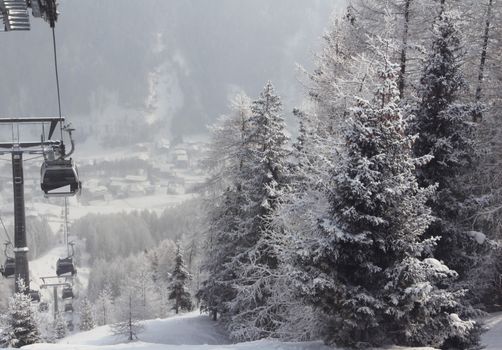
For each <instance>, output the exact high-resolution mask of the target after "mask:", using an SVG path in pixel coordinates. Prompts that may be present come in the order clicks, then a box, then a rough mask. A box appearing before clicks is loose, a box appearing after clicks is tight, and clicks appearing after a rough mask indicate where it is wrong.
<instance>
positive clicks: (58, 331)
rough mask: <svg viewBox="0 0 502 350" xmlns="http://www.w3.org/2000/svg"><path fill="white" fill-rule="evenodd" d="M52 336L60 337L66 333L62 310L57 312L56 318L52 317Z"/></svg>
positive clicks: (66, 328)
mask: <svg viewBox="0 0 502 350" xmlns="http://www.w3.org/2000/svg"><path fill="white" fill-rule="evenodd" d="M53 327H54V337H55V338H56V339H62V338H64V337H66V335H67V334H68V327H67V325H66V320H65V317H64V315H63V313H62V312H58V313H57V315H56V318H55V319H54V326H53Z"/></svg>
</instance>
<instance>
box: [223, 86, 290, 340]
mask: <svg viewBox="0 0 502 350" xmlns="http://www.w3.org/2000/svg"><path fill="white" fill-rule="evenodd" d="M281 111H282V103H281V101H280V98H279V96H278V95H277V94H276V93H275V89H274V87H273V85H272V83H271V82H268V83H267V84H266V85H265V87H264V89H263V91H262V92H261V94H260V97H259V98H258V99H256V100H254V101H253V102H252V105H251V117H250V118H249V127H248V129H247V134H246V135H245V136H246V137H245V140H246V143H245V145H246V147H247V151H248V152H247V153H246V157H245V159H244V165H243V168H242V172H241V176H242V177H241V181H242V182H241V193H240V195H241V196H242V197H244V200H245V202H244V203H245V206H244V210H243V212H242V214H243V216H242V217H241V218H239V219H240V222H239V230H238V236H237V237H236V239H238V240H239V247H238V250H236V252H235V253H234V254H235V255H234V256H233V257H232V259H233V260H234V262H235V264H234V265H235V267H234V268H235V270H234V273H235V276H236V278H235V280H234V281H233V287H234V288H235V291H236V294H235V297H234V298H233V300H231V301H230V302H229V303H228V306H229V312H230V315H231V322H230V323H229V324H228V329H229V330H230V336H231V337H232V338H234V339H236V340H250V339H259V338H262V337H264V336H271V335H272V334H273V333H274V331H275V329H276V328H277V324H276V317H277V316H278V310H277V307H276V305H273V304H271V303H270V302H269V301H270V300H271V299H270V298H271V296H272V295H273V293H274V289H275V288H274V283H275V282H274V273H273V271H274V270H276V269H277V268H278V265H279V261H278V258H277V256H276V252H275V251H274V249H273V247H272V246H271V245H270V244H269V240H268V229H269V220H270V217H271V215H272V213H273V212H274V210H275V208H276V206H277V200H278V196H279V194H280V192H281V191H282V189H283V187H284V185H285V183H286V181H287V177H288V174H287V172H288V166H287V158H288V156H289V153H290V151H289V150H288V149H287V142H288V137H287V136H286V134H285V123H284V119H283V118H282V116H281Z"/></svg>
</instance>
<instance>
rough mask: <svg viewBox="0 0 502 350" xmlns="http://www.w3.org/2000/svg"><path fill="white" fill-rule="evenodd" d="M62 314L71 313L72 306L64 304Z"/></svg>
mask: <svg viewBox="0 0 502 350" xmlns="http://www.w3.org/2000/svg"><path fill="white" fill-rule="evenodd" d="M64 312H73V304H64Z"/></svg>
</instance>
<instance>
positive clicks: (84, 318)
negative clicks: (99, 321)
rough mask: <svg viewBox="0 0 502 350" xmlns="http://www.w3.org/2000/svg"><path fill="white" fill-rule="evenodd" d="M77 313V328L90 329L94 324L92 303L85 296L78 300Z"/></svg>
mask: <svg viewBox="0 0 502 350" xmlns="http://www.w3.org/2000/svg"><path fill="white" fill-rule="evenodd" d="M79 315H80V325H79V329H80V330H81V331H90V330H91V329H93V328H94V327H95V326H96V324H95V322H94V311H93V308H92V304H91V302H90V301H89V299H88V298H87V297H84V298H83V299H82V300H81V301H80V308H79Z"/></svg>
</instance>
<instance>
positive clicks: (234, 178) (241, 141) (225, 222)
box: [198, 95, 251, 322]
mask: <svg viewBox="0 0 502 350" xmlns="http://www.w3.org/2000/svg"><path fill="white" fill-rule="evenodd" d="M250 105H251V101H250V99H249V98H248V97H247V96H245V95H237V96H236V97H235V98H234V99H233V101H232V104H231V113H230V115H228V116H223V117H221V118H220V119H219V120H218V122H217V123H216V124H215V125H213V126H212V128H211V132H212V137H211V145H210V151H209V156H208V159H207V163H208V165H209V170H210V173H211V177H210V179H209V181H208V187H209V188H210V190H211V191H210V194H209V196H208V198H207V199H206V203H207V205H206V208H207V210H206V212H207V220H208V225H209V227H208V233H207V239H206V254H205V259H204V262H203V270H204V271H205V272H206V273H207V275H208V276H207V279H206V280H205V281H204V282H203V283H202V288H201V290H200V291H199V292H198V295H199V296H200V297H201V299H202V309H203V310H204V311H206V312H209V313H211V315H212V318H213V319H214V320H216V319H217V317H218V314H219V315H220V316H222V317H223V321H225V322H226V321H228V315H229V313H228V307H227V303H228V302H229V301H230V300H232V299H233V298H234V296H235V289H234V288H233V286H232V283H233V281H234V279H235V277H236V276H235V272H236V268H235V263H236V261H235V259H233V257H234V256H235V255H236V254H237V251H238V250H239V249H240V248H239V247H240V245H241V244H242V242H241V238H240V235H239V225H240V222H241V220H242V218H243V208H244V207H245V203H246V200H245V197H244V194H243V191H242V181H243V180H242V176H241V172H242V171H243V169H244V168H245V161H246V159H247V157H246V155H247V153H248V147H247V142H246V139H245V136H246V134H247V129H248V128H249V117H250V114H251V106H250Z"/></svg>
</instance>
